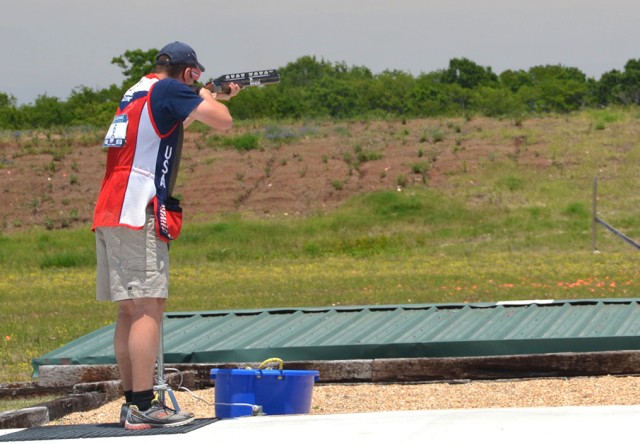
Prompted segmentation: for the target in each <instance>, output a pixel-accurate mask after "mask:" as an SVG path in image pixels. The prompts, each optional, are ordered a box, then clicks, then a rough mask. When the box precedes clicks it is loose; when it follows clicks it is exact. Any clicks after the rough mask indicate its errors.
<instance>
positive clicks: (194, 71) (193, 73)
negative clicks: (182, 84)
mask: <svg viewBox="0 0 640 444" xmlns="http://www.w3.org/2000/svg"><path fill="white" fill-rule="evenodd" d="M201 75H202V71H200V70H199V69H198V68H191V78H192V79H193V81H194V82H195V81H197V80H198V79H199V78H200V76H201Z"/></svg>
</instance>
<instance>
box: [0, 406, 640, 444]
mask: <svg viewBox="0 0 640 444" xmlns="http://www.w3.org/2000/svg"><path fill="white" fill-rule="evenodd" d="M638 418H640V406H602V407H555V408H519V409H473V410H420V411H402V412H398V411H395V412H378V413H357V414H341V415H287V416H261V417H244V418H233V419H224V420H221V421H218V422H216V423H214V424H211V425H208V426H205V427H203V428H201V429H198V430H195V431H193V432H190V433H189V434H187V435H159V436H135V432H132V436H131V437H125V438H99V439H91V440H87V439H84V440H83V444H111V443H115V442H117V443H119V444H126V443H132V444H165V443H166V444H169V443H171V444H175V442H176V441H184V440H188V441H189V442H190V443H191V444H196V443H204V442H265V441H267V440H268V441H271V440H273V441H274V442H277V443H279V444H286V443H296V444H300V442H305V441H309V442H320V441H324V442H326V441H327V440H336V442H348V443H350V444H353V443H367V444H372V443H385V444H389V443H393V444H401V443H402V444H403V443H413V442H420V443H422V442H425V443H429V444H440V443H447V444H450V443H464V444H468V443H475V442H491V443H492V444H500V443H505V444H506V443H509V444H513V443H514V442H517V443H518V444H523V443H536V444H540V443H566V442H580V443H581V444H583V443H602V442H615V441H617V440H623V439H629V438H632V437H633V436H635V433H636V431H637V426H636V422H637V420H638ZM13 431H15V430H0V435H4V434H6V433H10V432H13ZM73 441H74V440H51V441H29V442H32V443H36V442H38V443H40V444H44V443H46V444H62V443H67V444H68V443H71V442H73ZM23 442H25V441H23Z"/></svg>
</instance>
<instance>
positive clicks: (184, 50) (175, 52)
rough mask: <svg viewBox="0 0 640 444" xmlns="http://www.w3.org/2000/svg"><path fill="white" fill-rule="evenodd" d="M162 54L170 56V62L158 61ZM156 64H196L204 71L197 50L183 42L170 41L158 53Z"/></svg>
mask: <svg viewBox="0 0 640 444" xmlns="http://www.w3.org/2000/svg"><path fill="white" fill-rule="evenodd" d="M162 55H166V56H168V57H169V62H168V63H162V62H159V61H158V59H159V58H160V56H162ZM156 65H189V66H195V67H196V68H198V69H199V70H200V71H203V72H204V66H202V65H201V64H200V62H198V57H196V52H195V51H194V50H193V48H192V47H191V46H189V45H187V44H186V43H182V42H173V43H169V44H168V45H166V46H165V47H164V48H162V49H161V50H160V52H159V53H158V56H157V57H156Z"/></svg>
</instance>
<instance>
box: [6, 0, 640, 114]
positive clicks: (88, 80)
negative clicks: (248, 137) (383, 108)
mask: <svg viewBox="0 0 640 444" xmlns="http://www.w3.org/2000/svg"><path fill="white" fill-rule="evenodd" d="M0 8H1V12H0V21H1V22H2V25H1V26H0V41H1V42H2V64H1V67H0V92H4V93H7V94H10V95H13V96H14V97H16V98H17V99H18V103H19V104H22V103H32V102H33V100H34V99H35V98H36V97H37V96H38V95H41V94H47V95H49V96H56V97H59V98H61V99H63V100H66V99H67V98H68V96H69V94H70V93H71V91H72V90H73V88H75V87H77V86H88V87H91V88H105V87H107V86H109V85H111V84H114V83H115V84H120V83H121V82H122V80H123V76H122V73H121V71H120V69H119V68H118V67H116V66H114V65H112V64H111V59H112V58H113V57H115V56H119V55H121V54H123V53H124V52H125V51H126V50H129V49H144V50H147V49H150V48H161V47H162V46H164V45H165V44H166V43H169V42H171V41H174V40H181V41H184V42H186V43H189V44H190V45H191V46H193V47H194V49H195V50H196V52H197V54H198V58H199V59H200V62H201V63H202V64H203V65H204V66H205V67H206V68H207V71H206V73H205V75H204V77H205V78H207V79H208V78H209V77H217V76H218V75H220V74H226V73H230V72H238V71H245V70H252V69H267V68H278V67H282V66H285V65H286V64H287V63H289V62H293V61H295V60H296V59H297V58H299V57H301V56H304V55H312V56H316V57H317V58H318V59H319V60H320V59H324V60H327V61H329V62H345V63H346V64H347V65H348V66H354V65H357V66H366V67H368V68H370V69H371V70H372V71H373V72H374V73H379V72H381V71H383V70H385V69H398V70H402V71H406V72H409V73H411V74H413V75H418V74H420V73H422V72H432V71H435V70H439V69H443V68H446V67H447V66H448V63H449V60H450V59H452V58H455V57H466V58H469V59H471V60H473V61H474V62H476V63H478V64H480V65H482V66H489V67H491V68H492V69H493V71H494V72H495V73H497V74H499V73H501V72H502V71H504V70H506V69H525V70H526V69H529V68H530V67H532V66H536V65H546V64H562V65H564V66H570V67H576V68H578V69H580V70H581V71H582V72H584V73H585V74H587V75H588V76H589V77H594V78H596V79H597V78H599V77H600V75H601V74H602V73H604V72H606V71H610V70H612V69H618V70H622V69H624V64H625V63H626V62H627V61H628V60H629V59H636V58H640V24H639V19H640V1H637V0H608V1H606V2H605V1H602V0H322V1H310V0H226V1H217V0H185V1H177V0H172V1H168V0H153V1H151V0H126V1H125V0H101V1H95V0H0Z"/></svg>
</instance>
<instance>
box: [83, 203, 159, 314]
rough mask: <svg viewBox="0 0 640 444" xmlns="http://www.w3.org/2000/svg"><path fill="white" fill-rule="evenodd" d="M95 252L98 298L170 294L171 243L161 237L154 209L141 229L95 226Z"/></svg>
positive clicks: (112, 298)
mask: <svg viewBox="0 0 640 444" xmlns="http://www.w3.org/2000/svg"><path fill="white" fill-rule="evenodd" d="M96 254H97V261H98V267H97V278H96V299H97V300H99V301H113V302H117V301H125V300H128V299H135V298H167V297H168V296H169V246H168V244H167V243H165V242H163V241H161V240H160V239H158V236H157V235H156V233H155V227H154V217H153V213H152V212H150V211H147V221H146V224H145V226H144V227H143V228H142V229H140V230H133V229H131V228H125V227H100V228H96Z"/></svg>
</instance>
